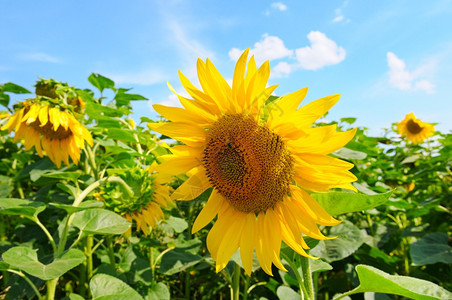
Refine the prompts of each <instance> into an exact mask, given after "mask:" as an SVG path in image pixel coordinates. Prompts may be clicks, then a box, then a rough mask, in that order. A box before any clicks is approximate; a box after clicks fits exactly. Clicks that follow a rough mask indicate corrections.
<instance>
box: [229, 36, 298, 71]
mask: <svg viewBox="0 0 452 300" xmlns="http://www.w3.org/2000/svg"><path fill="white" fill-rule="evenodd" d="M242 52H243V50H240V49H238V48H232V49H231V50H230V51H229V57H230V58H231V60H237V59H238V58H239V57H240V55H241V54H242ZM250 54H251V55H254V56H255V59H256V63H257V64H259V65H260V64H262V63H263V62H264V61H266V60H275V59H281V58H284V57H287V56H291V55H293V50H289V49H287V48H286V46H284V42H283V41H282V40H281V39H280V38H279V37H277V36H271V35H268V34H264V35H263V39H262V40H261V41H260V42H257V43H255V44H254V48H252V49H251V50H250Z"/></svg>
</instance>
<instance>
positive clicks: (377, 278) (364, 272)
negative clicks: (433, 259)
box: [334, 265, 452, 300]
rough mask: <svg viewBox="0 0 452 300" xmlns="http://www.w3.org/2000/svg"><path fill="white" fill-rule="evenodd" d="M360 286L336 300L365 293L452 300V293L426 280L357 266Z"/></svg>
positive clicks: (421, 299) (423, 299)
mask: <svg viewBox="0 0 452 300" xmlns="http://www.w3.org/2000/svg"><path fill="white" fill-rule="evenodd" d="M355 269H356V272H357V273H358V278H359V282H360V285H359V286H358V287H357V288H355V289H354V290H352V291H349V292H347V293H345V294H342V295H337V296H336V297H334V299H337V298H339V297H341V298H342V297H343V296H346V295H347V296H348V295H352V294H357V293H364V292H376V293H385V294H394V295H399V296H403V297H408V298H411V299H416V300H434V299H452V293H450V292H449V291H447V290H445V289H443V288H442V287H440V286H438V285H436V284H434V283H432V282H430V281H426V280H422V279H417V278H413V277H409V276H398V275H389V274H388V273H385V272H383V271H380V270H378V269H376V268H374V267H371V266H366V265H358V266H356V268H355Z"/></svg>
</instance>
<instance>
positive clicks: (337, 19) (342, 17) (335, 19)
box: [333, 15, 344, 23]
mask: <svg viewBox="0 0 452 300" xmlns="http://www.w3.org/2000/svg"><path fill="white" fill-rule="evenodd" d="M342 20H344V16H342V15H341V16H337V17H336V18H334V19H333V22H334V23H337V22H340V21H342Z"/></svg>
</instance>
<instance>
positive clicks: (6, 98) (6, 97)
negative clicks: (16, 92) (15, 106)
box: [0, 91, 10, 107]
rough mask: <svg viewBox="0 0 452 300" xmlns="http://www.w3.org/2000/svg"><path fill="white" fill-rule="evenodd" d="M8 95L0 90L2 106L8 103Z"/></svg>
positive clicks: (6, 105)
mask: <svg viewBox="0 0 452 300" xmlns="http://www.w3.org/2000/svg"><path fill="white" fill-rule="evenodd" d="M9 99H10V98H9V95H7V94H3V93H2V92H1V91H0V104H1V105H3V106H4V107H8V105H9Z"/></svg>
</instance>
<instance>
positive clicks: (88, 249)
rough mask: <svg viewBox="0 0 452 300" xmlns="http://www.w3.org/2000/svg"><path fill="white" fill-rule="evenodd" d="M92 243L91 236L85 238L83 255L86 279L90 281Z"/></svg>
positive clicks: (91, 273)
mask: <svg viewBox="0 0 452 300" xmlns="http://www.w3.org/2000/svg"><path fill="white" fill-rule="evenodd" d="M93 242H94V238H93V236H92V235H88V236H87V237H86V244H85V255H86V275H87V279H88V280H90V279H91V277H92V276H93Z"/></svg>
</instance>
